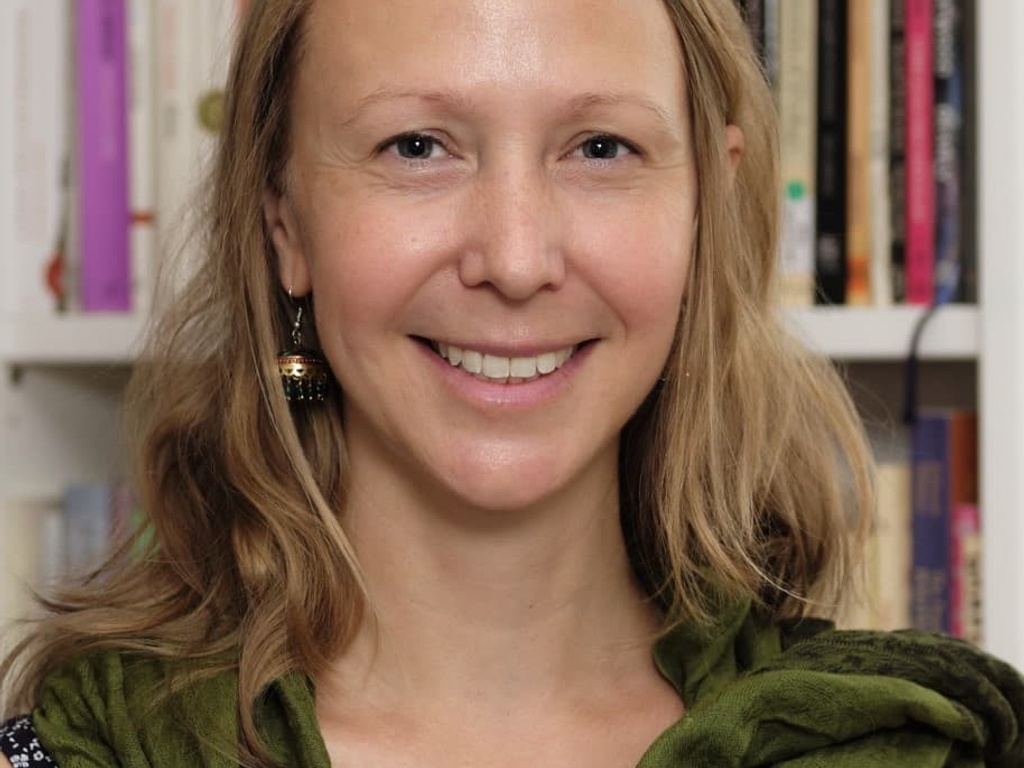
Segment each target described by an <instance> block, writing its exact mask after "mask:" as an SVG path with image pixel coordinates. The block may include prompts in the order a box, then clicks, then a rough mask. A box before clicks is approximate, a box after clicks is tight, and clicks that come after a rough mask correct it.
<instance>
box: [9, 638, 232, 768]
mask: <svg viewBox="0 0 1024 768" xmlns="http://www.w3.org/2000/svg"><path fill="white" fill-rule="evenodd" d="M194 673H195V670H190V669H183V668H182V667H181V665H180V664H174V663H171V662H168V661H164V660H161V659H158V658H154V657H151V656H145V655H141V654H136V653H129V652H125V651H118V650H104V651H99V652H94V653H90V654H87V655H84V656H82V657H80V658H77V659H75V660H73V661H71V662H68V663H66V664H64V665H62V666H60V667H58V668H57V669H55V670H54V671H53V672H52V673H51V674H50V675H49V676H48V677H47V678H46V679H45V681H44V683H43V685H42V687H41V690H40V692H39V697H38V700H37V706H36V709H35V710H34V711H33V713H32V719H31V722H32V725H33V727H34V729H35V731H36V734H37V735H38V738H39V741H40V742H41V744H42V745H44V746H45V748H46V749H47V751H48V752H49V753H50V754H51V755H52V756H53V758H54V759H55V760H56V762H57V764H60V763H61V762H63V758H64V757H65V756H70V755H74V756H75V763H74V764H75V765H81V766H92V765H96V766H101V765H102V766H106V765H138V766H147V765H150V764H151V763H152V758H153V756H154V755H161V754H166V753H168V752H173V753H174V754H176V755H178V756H187V755H192V756H193V757H194V758H195V760H194V762H192V763H191V764H196V765H199V764H202V761H201V760H200V759H199V758H200V752H201V748H202V745H201V744H200V743H199V740H198V734H200V733H203V734H204V736H205V737H209V738H210V739H211V740H216V739H218V737H220V736H224V735H225V733H226V732H230V733H231V737H230V740H228V741H227V742H226V743H229V744H230V743H233V741H234V739H235V734H234V728H235V722H234V718H233V716H234V712H235V706H236V698H237V697H236V690H237V685H236V682H235V681H236V677H235V676H234V675H232V674H218V675H211V676H201V675H197V674H194ZM225 713H227V715H226V714H225ZM229 721H230V722H229ZM200 723H201V724H202V729H200V728H199V725H200ZM183 764H190V763H189V762H188V761H186V762H185V763H183ZM15 768H18V766H15Z"/></svg>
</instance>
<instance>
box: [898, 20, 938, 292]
mask: <svg viewBox="0 0 1024 768" xmlns="http://www.w3.org/2000/svg"><path fill="white" fill-rule="evenodd" d="M904 3H905V12H906V32H905V33H906V49H905V54H904V55H905V57H906V73H905V77H906V98H907V103H906V138H905V152H906V202H905V204H906V279H907V285H906V291H907V292H906V301H907V303H908V304H931V303H932V301H933V299H934V294H935V290H934V289H935V282H934V273H935V173H934V167H933V163H934V159H935V155H934V142H933V138H934V132H933V117H934V90H935V88H934V81H933V64H932V60H933V55H932V54H933V34H932V0H904Z"/></svg>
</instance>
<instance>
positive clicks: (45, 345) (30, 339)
mask: <svg viewBox="0 0 1024 768" xmlns="http://www.w3.org/2000/svg"><path fill="white" fill-rule="evenodd" d="M144 322H145V321H144V320H143V318H141V317H139V316H137V315H133V314H113V313H112V314H68V315H53V316H45V315H41V316H38V317H31V318H20V317H19V318H14V317H10V316H7V317H3V318H0V361H2V362H3V363H4V364H6V365H8V366H32V365H86V364H88V365H93V364H95V365H107V364H118V365H127V364H130V363H131V362H132V361H133V360H134V359H135V355H136V353H137V351H138V341H139V339H140V338H141V334H142V329H143V325H144Z"/></svg>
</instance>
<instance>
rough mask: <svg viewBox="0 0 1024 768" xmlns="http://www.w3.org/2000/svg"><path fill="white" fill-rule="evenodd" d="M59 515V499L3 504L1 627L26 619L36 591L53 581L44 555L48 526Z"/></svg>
mask: <svg viewBox="0 0 1024 768" xmlns="http://www.w3.org/2000/svg"><path fill="white" fill-rule="evenodd" d="M59 513H60V502H59V500H57V499H47V498H14V499H5V500H4V501H3V504H2V505H0V525H2V526H3V530H4V535H3V536H0V572H2V575H3V578H0V626H2V625H3V624H5V623H7V622H8V621H10V620H12V619H17V618H20V617H23V616H25V615H26V614H27V613H28V612H29V611H30V610H31V608H32V590H33V589H36V588H38V587H40V586H42V585H43V584H44V583H46V582H47V581H48V580H49V579H50V578H52V576H53V574H52V573H50V572H49V571H48V569H47V563H46V560H45V558H44V557H42V556H41V555H42V553H43V552H45V549H46V547H47V546H48V544H49V542H48V541H47V538H46V537H47V533H48V530H47V525H48V523H49V522H50V520H51V519H52V518H53V517H54V516H58V515H59Z"/></svg>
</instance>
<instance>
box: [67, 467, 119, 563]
mask: <svg viewBox="0 0 1024 768" xmlns="http://www.w3.org/2000/svg"><path fill="white" fill-rule="evenodd" d="M112 533H113V519H112V506H111V495H110V487H109V486H107V485H106V484H104V483H82V484H78V483H76V484H72V485H70V486H68V488H67V489H66V490H65V493H64V536H65V540H64V556H65V564H64V572H65V573H67V574H70V575H74V576H82V575H84V574H85V573H86V572H88V571H89V570H91V569H92V568H95V567H96V566H97V565H99V564H100V563H101V562H102V560H103V558H104V557H105V556H106V555H107V553H108V552H109V550H110V546H111V541H112V538H111V536H112Z"/></svg>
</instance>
